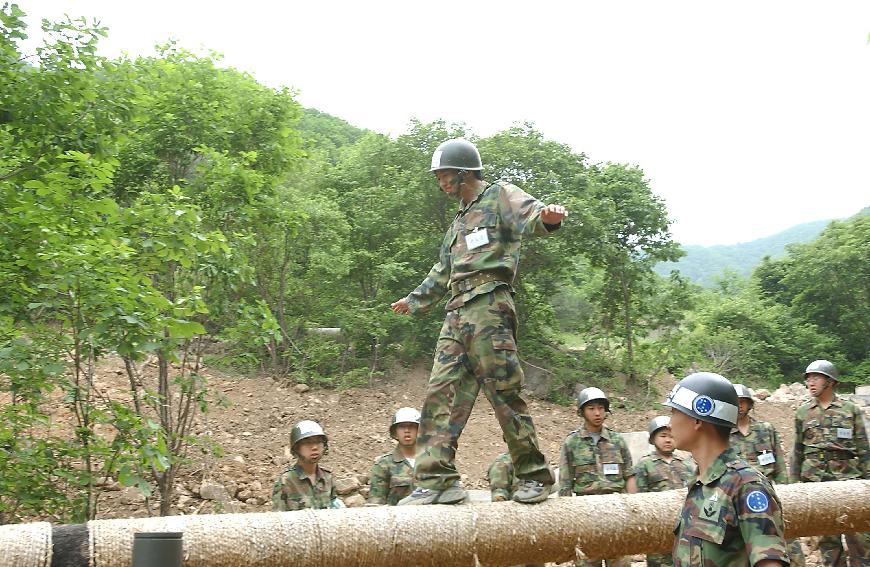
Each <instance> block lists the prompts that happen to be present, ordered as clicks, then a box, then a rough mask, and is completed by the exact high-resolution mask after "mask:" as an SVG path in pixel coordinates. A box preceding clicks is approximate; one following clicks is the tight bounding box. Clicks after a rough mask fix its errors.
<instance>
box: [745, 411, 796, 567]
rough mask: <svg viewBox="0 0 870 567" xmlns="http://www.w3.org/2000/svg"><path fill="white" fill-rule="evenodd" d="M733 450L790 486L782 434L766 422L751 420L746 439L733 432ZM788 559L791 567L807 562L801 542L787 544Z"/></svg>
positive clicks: (768, 475)
mask: <svg viewBox="0 0 870 567" xmlns="http://www.w3.org/2000/svg"><path fill="white" fill-rule="evenodd" d="M731 446H732V447H734V449H735V450H736V451H737V454H738V455H740V456H741V457H742V458H743V459H744V460H746V462H747V463H749V464H750V465H752V466H753V467H755V468H756V469H758V470H759V471H760V472H761V473H762V474H764V476H766V477H767V478H768V480H771V481H773V482H775V483H777V484H788V482H789V478H788V469H787V468H786V466H785V455H784V454H783V451H782V444H781V443H780V440H779V433H778V432H777V431H776V428H775V427H773V425H771V424H769V423H767V422H766V421H757V420H755V419H754V418H752V417H750V418H749V431H748V432H747V433H746V435H744V434H743V432H741V431H740V430H739V429H738V428H736V427H735V428H733V429H732V430H731ZM788 556H789V559H790V560H791V567H803V565H805V563H806V561H805V559H804V552H803V550H802V549H801V543H800V539H799V538H792V539H790V540H788Z"/></svg>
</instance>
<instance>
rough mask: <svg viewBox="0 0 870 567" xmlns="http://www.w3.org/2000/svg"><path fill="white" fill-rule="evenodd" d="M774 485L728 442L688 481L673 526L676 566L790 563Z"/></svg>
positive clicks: (734, 566) (700, 566)
mask: <svg viewBox="0 0 870 567" xmlns="http://www.w3.org/2000/svg"><path fill="white" fill-rule="evenodd" d="M783 532H784V524H783V520H782V509H781V505H780V502H779V498H778V497H777V496H776V493H775V492H774V490H773V485H772V484H771V483H770V481H769V480H767V478H765V477H764V475H762V474H761V473H760V472H759V471H757V470H755V469H754V468H752V467H751V466H749V463H747V462H746V461H744V460H743V459H741V458H740V457H738V455H737V452H736V451H735V450H734V449H733V448H731V447H729V448H728V449H726V450H725V451H723V452H722V454H721V455H719V456H718V457H717V458H716V460H715V461H713V463H712V464H711V465H710V467H709V468H708V469H707V470H706V471H704V474H702V475H701V477H700V478H699V479H698V480H697V481H696V482H695V483H694V484H693V485H692V486H691V487H689V493H688V494H687V495H686V502H685V503H684V504H683V511H682V512H681V513H680V518H679V520H678V521H677V527H676V528H675V529H674V534H675V535H676V537H675V539H674V550H673V556H674V567H686V566H689V565H691V566H693V567H731V566H733V567H737V566H740V567H743V566H747V565H755V564H756V563H757V562H758V561H760V560H762V559H774V560H778V561H781V562H782V563H783V564H786V565H788V563H789V559H788V554H787V553H786V543H785V539H783Z"/></svg>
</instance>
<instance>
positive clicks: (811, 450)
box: [791, 394, 870, 566]
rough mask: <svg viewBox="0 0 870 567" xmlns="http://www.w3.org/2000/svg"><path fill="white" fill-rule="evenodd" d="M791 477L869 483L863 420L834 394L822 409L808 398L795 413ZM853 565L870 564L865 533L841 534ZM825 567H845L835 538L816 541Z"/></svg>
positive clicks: (869, 538) (840, 545) (869, 462)
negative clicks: (861, 480) (853, 480)
mask: <svg viewBox="0 0 870 567" xmlns="http://www.w3.org/2000/svg"><path fill="white" fill-rule="evenodd" d="M791 473H792V476H793V477H794V478H796V479H800V481H801V482H824V481H830V480H849V479H859V478H863V479H870V448H868V444H867V431H866V429H865V428H864V415H863V414H862V413H861V409H860V408H858V406H856V405H855V404H853V403H851V402H848V401H845V400H841V399H839V398H838V397H837V396H836V394H835V395H834V397H833V399H832V400H831V404H830V405H829V406H828V407H827V409H825V408H822V407H821V406H820V405H819V402H818V400H817V399H815V398H814V399H812V400H811V401H809V402H807V403H806V404H804V405H802V406H801V407H799V408H798V410H797V413H796V414H795V436H794V458H793V459H792V463H791ZM843 535H845V536H846V544H847V546H848V547H849V552H850V553H849V555H851V556H852V558H853V561H856V562H860V564H862V565H870V533H857V534H855V533H852V534H843ZM819 551H820V552H821V554H822V562H823V563H824V564H825V565H835V566H840V565H846V554H845V553H843V543H842V540H841V537H840V536H823V537H821V538H819Z"/></svg>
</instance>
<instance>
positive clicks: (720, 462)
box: [698, 447, 737, 484]
mask: <svg viewBox="0 0 870 567" xmlns="http://www.w3.org/2000/svg"><path fill="white" fill-rule="evenodd" d="M736 460H737V453H736V452H735V451H734V449H733V448H732V447H728V448H727V449H725V450H724V451H722V452H721V453H720V454H719V456H718V457H716V460H715V461H713V463H712V464H711V465H710V466H709V467H708V468H707V470H705V471H704V474H702V475H701V476H700V477H698V482H700V483H701V484H710V483H711V482H714V481H716V480H718V479H719V477H721V476H722V475H723V474H725V471H726V470H728V463H730V462H732V461H736Z"/></svg>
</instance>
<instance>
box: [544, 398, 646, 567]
mask: <svg viewBox="0 0 870 567" xmlns="http://www.w3.org/2000/svg"><path fill="white" fill-rule="evenodd" d="M577 413H578V414H579V415H581V416H582V417H583V425H581V426H580V428H579V429H576V430H574V431H572V432H571V433H570V434H568V436H567V437H566V438H565V441H563V442H562V450H561V452H560V456H559V496H572V495H575V494H576V495H587V494H613V493H616V492H626V486H627V482H628V480H629V479H630V478H631V477H632V476H633V475H634V471H633V468H634V467H633V466H632V461H631V453H630V452H629V450H628V444H626V442H625V440H624V439H623V438H622V436H621V435H620V434H619V433H617V432H615V431H613V430H611V429H608V428H607V427H604V421H605V420H606V419H607V414H608V413H610V400H609V399H608V398H607V396H606V395H604V392H602V391H601V390H600V389H598V388H585V389H583V390H582V391H581V392H580V394H579V395H578V396H577ZM606 563H607V565H608V567H627V566H629V565H631V560H630V558H628V557H618V558H614V559H608V560H607V561H606ZM574 564H575V565H579V566H584V567H591V566H600V565H601V560H578V561H575V562H574Z"/></svg>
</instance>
